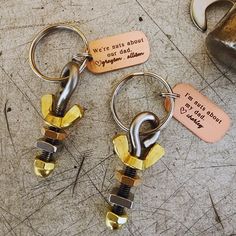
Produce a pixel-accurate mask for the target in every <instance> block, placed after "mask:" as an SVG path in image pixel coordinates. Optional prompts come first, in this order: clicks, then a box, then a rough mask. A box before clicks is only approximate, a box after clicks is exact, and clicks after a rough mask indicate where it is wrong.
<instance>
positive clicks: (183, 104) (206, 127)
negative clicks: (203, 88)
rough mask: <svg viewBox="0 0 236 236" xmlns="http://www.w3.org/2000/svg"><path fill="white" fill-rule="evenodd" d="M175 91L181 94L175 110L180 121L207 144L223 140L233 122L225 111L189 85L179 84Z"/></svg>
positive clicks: (175, 115)
mask: <svg viewBox="0 0 236 236" xmlns="http://www.w3.org/2000/svg"><path fill="white" fill-rule="evenodd" d="M173 91H174V93H177V94H180V98H177V99H176V100H175V110H174V117H175V118H176V119H177V120H178V121H180V122H181V123H182V124H183V125H184V126H186V127H187V128H188V129H189V130H191V131H192V132H193V133H194V134H196V135H197V136H198V137H199V138H201V139H202V140H204V141H205V142H209V143H214V142H217V141H219V140H220V139H222V138H223V136H224V135H225V134H226V132H227V130H228V129H229V128H230V122H231V121H230V118H229V116H228V115H227V114H226V113H225V112H224V111H223V110H221V109H220V108H219V107H218V106H216V105H215V104H214V103H213V102H211V101H210V100H209V99H208V98H207V97H206V96H204V95H202V94H201V93H199V92H198V91H197V90H196V89H195V88H193V87H192V86H191V85H189V84H178V85H176V86H175V87H174V88H173ZM166 105H167V107H168V102H167V103H166Z"/></svg>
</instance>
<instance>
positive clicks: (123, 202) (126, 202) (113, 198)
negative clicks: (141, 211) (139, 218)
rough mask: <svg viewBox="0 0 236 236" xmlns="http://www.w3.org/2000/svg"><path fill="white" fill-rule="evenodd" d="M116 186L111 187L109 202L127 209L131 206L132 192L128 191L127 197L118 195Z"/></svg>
mask: <svg viewBox="0 0 236 236" xmlns="http://www.w3.org/2000/svg"><path fill="white" fill-rule="evenodd" d="M118 191H119V190H118V188H113V189H112V191H111V193H110V195H109V201H110V203H113V204H115V205H118V206H121V207H126V208H128V209H130V208H132V206H133V200H134V195H133V194H132V193H129V196H128V198H124V197H121V196H119V195H118Z"/></svg>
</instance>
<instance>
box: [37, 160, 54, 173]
mask: <svg viewBox="0 0 236 236" xmlns="http://www.w3.org/2000/svg"><path fill="white" fill-rule="evenodd" d="M54 169H55V162H46V161H43V160H41V159H40V158H39V156H36V157H35V160H34V173H35V174H36V175H37V176H40V177H47V176H49V175H50V174H51V172H52V171H53V170H54Z"/></svg>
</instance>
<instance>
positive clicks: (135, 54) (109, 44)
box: [87, 31, 150, 73]
mask: <svg viewBox="0 0 236 236" xmlns="http://www.w3.org/2000/svg"><path fill="white" fill-rule="evenodd" d="M89 53H90V54H91V55H92V57H93V60H91V61H90V62H89V63H88V65H87V66H88V69H89V70H90V71H91V72H93V73H103V72H107V71H112V70H117V69H121V68H125V67H129V66H133V65H137V64H141V63H143V62H145V61H146V60H147V59H148V58H149V55H150V48H149V44H148V40H147V37H146V36H145V34H144V33H143V32H141V31H134V32H128V33H124V34H119V35H115V36H111V37H107V38H103V39H98V40H95V41H91V42H90V43H89Z"/></svg>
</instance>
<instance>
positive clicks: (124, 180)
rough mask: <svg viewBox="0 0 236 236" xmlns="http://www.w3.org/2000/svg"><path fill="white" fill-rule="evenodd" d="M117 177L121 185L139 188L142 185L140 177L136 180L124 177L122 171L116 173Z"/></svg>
mask: <svg viewBox="0 0 236 236" xmlns="http://www.w3.org/2000/svg"><path fill="white" fill-rule="evenodd" d="M115 177H116V179H117V180H118V181H119V182H120V183H122V184H125V185H128V186H129V187H133V186H138V185H139V184H140V183H141V179H140V178H139V177H138V176H136V177H134V178H132V177H129V176H127V175H124V172H123V171H122V170H118V171H116V173H115Z"/></svg>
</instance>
